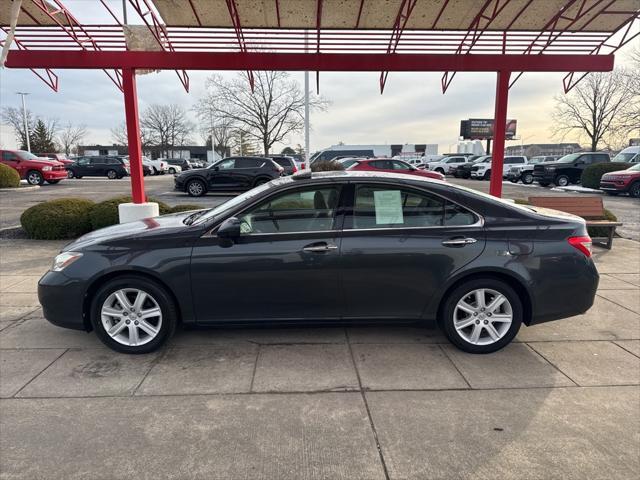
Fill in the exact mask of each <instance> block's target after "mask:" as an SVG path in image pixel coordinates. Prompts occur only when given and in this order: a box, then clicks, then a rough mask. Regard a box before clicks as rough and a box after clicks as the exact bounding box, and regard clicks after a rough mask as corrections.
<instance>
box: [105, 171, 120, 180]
mask: <svg viewBox="0 0 640 480" xmlns="http://www.w3.org/2000/svg"><path fill="white" fill-rule="evenodd" d="M107 178H108V179H110V180H115V179H116V178H118V172H116V171H115V170H109V171H108V172H107Z"/></svg>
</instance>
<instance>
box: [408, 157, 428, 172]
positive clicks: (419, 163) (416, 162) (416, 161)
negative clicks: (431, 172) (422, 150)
mask: <svg viewBox="0 0 640 480" xmlns="http://www.w3.org/2000/svg"><path fill="white" fill-rule="evenodd" d="M403 161H404V162H407V163H408V164H409V165H411V166H413V167H416V168H417V169H418V170H424V169H425V168H427V166H426V164H425V162H424V160H423V159H422V157H420V158H410V159H408V160H403Z"/></svg>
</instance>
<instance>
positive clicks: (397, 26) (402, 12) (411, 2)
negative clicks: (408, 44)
mask: <svg viewBox="0 0 640 480" xmlns="http://www.w3.org/2000/svg"><path fill="white" fill-rule="evenodd" d="M417 1H418V0H402V3H401V4H400V9H399V10H398V15H396V21H395V23H394V24H393V30H392V32H391V38H390V39H389V46H388V47H387V53H388V54H392V53H396V49H397V48H398V44H399V43H400V38H401V37H402V32H403V31H404V27H406V26H407V22H408V21H409V17H410V16H411V12H412V11H413V7H415V6H416V3H417ZM388 76H389V72H381V73H380V93H383V92H384V86H385V84H386V83H387V77H388Z"/></svg>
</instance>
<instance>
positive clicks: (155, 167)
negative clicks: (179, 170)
mask: <svg viewBox="0 0 640 480" xmlns="http://www.w3.org/2000/svg"><path fill="white" fill-rule="evenodd" d="M126 158H127V159H128V158H129V157H128V156H127V157H126ZM142 164H143V165H147V166H148V167H149V168H150V169H151V172H152V175H164V174H165V173H168V172H169V164H168V163H167V161H166V160H162V159H160V158H157V159H155V160H152V159H150V158H149V157H146V156H143V157H142Z"/></svg>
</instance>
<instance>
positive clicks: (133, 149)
mask: <svg viewBox="0 0 640 480" xmlns="http://www.w3.org/2000/svg"><path fill="white" fill-rule="evenodd" d="M122 77H123V93H124V113H125V118H126V120H127V140H128V145H129V171H130V174H131V196H132V198H133V203H144V202H146V200H147V199H146V195H145V193H144V177H143V174H142V143H141V141H140V122H139V121H138V94H137V92H136V72H135V70H134V69H133V68H124V69H122Z"/></svg>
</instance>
